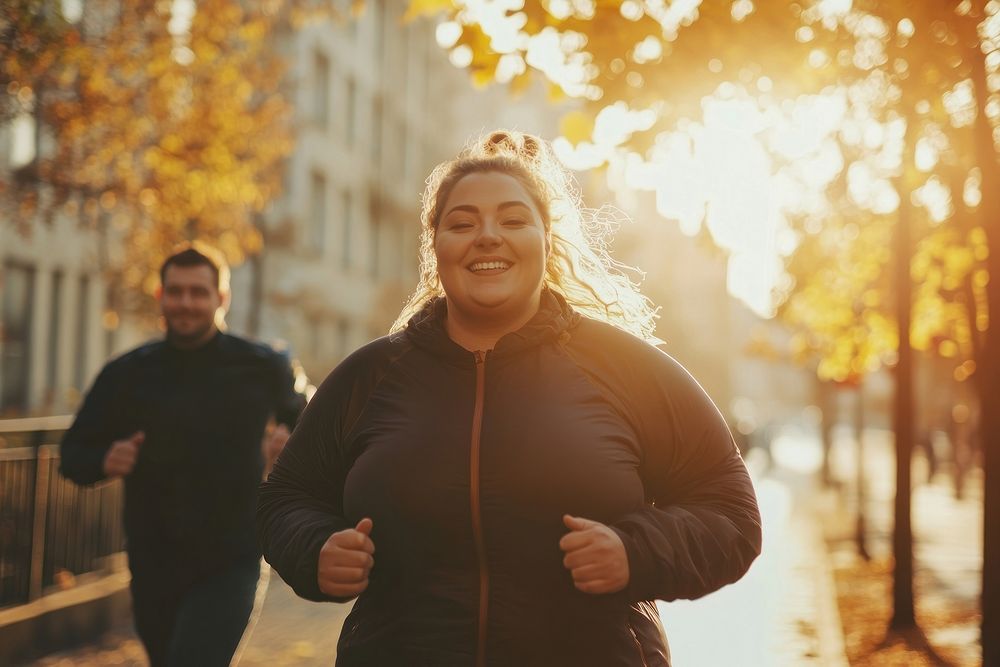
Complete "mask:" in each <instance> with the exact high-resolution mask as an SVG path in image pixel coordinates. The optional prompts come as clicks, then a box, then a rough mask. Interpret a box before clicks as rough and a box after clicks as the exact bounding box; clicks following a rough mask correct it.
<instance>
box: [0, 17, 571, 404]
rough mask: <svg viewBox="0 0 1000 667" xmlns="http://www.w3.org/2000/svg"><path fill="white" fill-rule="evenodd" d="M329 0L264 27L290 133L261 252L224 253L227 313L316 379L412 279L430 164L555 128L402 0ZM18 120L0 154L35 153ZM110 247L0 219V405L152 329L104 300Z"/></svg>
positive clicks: (61, 387)
mask: <svg viewBox="0 0 1000 667" xmlns="http://www.w3.org/2000/svg"><path fill="white" fill-rule="evenodd" d="M76 5H78V6H77V10H75V11H78V12H79V13H78V14H77V15H78V16H82V20H84V21H86V20H87V12H88V5H87V3H82V4H81V3H76ZM340 6H341V7H342V15H341V17H340V18H336V19H330V20H324V21H318V22H313V23H309V24H307V25H305V26H304V27H303V28H302V29H300V30H298V31H296V32H295V33H292V34H289V35H277V36H275V40H274V43H275V48H278V49H281V52H282V54H283V55H284V56H285V57H286V58H287V62H288V64H289V71H288V75H287V79H286V86H287V90H288V91H289V92H290V95H291V96H292V100H293V106H294V110H295V119H294V126H295V128H296V132H297V143H296V147H295V149H294V152H293V154H292V155H291V156H290V158H289V160H288V162H287V171H286V175H285V179H284V193H283V194H282V195H281V197H280V198H279V199H277V200H276V201H275V202H273V203H272V205H271V206H270V207H269V209H268V210H267V211H266V212H265V213H264V215H263V216H262V220H261V227H262V229H263V233H264V250H263V252H262V253H261V254H260V255H258V256H256V257H251V258H250V259H249V260H248V261H247V262H246V263H244V264H243V265H241V266H238V267H234V271H233V279H232V287H233V299H232V306H231V309H230V313H229V317H228V318H227V319H228V323H229V327H230V329H231V330H232V331H233V332H234V333H236V334H241V335H248V336H250V337H253V338H257V339H259V340H263V341H266V342H269V343H272V344H274V345H277V346H286V347H287V349H288V352H289V354H290V355H291V356H293V357H294V358H295V359H297V360H298V361H299V362H300V363H301V364H302V366H303V367H304V369H305V371H306V373H307V375H308V376H309V378H310V379H311V380H312V381H313V382H314V383H318V382H319V381H321V380H322V378H323V377H324V376H325V375H326V374H327V373H328V372H329V371H330V370H331V369H332V368H333V367H334V366H335V365H336V363H337V362H338V361H339V360H340V359H342V358H343V357H344V356H345V355H346V354H347V353H349V352H350V351H351V350H353V349H355V348H357V347H358V346H360V345H362V344H364V343H365V342H367V341H368V340H371V339H373V338H376V337H378V336H380V335H384V334H385V333H386V332H387V331H388V328H389V325H390V324H391V323H392V321H393V320H394V319H395V317H396V315H397V314H398V312H399V311H400V309H401V308H402V305H403V303H404V302H405V300H406V297H407V296H408V295H409V293H410V292H411V290H412V289H413V287H414V286H415V284H416V268H417V252H416V251H417V243H418V235H419V212H420V196H421V192H422V190H423V185H424V180H425V179H426V177H427V175H428V174H429V172H430V170H431V168H432V167H433V166H434V165H435V164H437V163H438V162H440V161H442V160H444V159H448V158H450V157H452V156H453V155H454V154H455V153H456V152H457V151H458V150H459V149H460V148H461V147H462V145H463V144H464V143H465V141H466V140H467V139H468V138H469V137H470V136H471V135H474V134H477V133H479V132H482V131H484V130H489V129H493V128H495V127H515V128H517V129H523V130H526V131H531V132H536V133H539V134H541V135H543V136H553V135H554V133H555V131H556V122H557V120H556V119H557V113H558V111H557V110H555V109H552V108H551V107H549V106H547V105H546V103H545V101H544V93H543V91H541V87H540V86H539V87H538V90H536V91H529V93H528V94H527V95H525V96H522V97H521V98H519V99H517V100H514V99H512V98H511V97H509V95H508V93H507V92H506V91H505V90H503V89H502V88H500V87H493V88H490V89H488V90H476V89H474V88H473V86H472V85H471V82H470V80H469V75H468V73H467V72H466V71H464V70H461V69H458V68H456V67H454V66H453V65H452V64H451V63H449V61H448V54H447V52H445V51H444V50H443V49H441V48H440V47H439V46H438V45H437V43H436V40H435V25H434V22H433V21H431V20H428V19H417V20H414V21H410V22H404V20H403V14H404V12H405V9H406V7H407V2H406V0H369V1H368V2H366V3H364V8H363V11H361V13H360V15H359V16H357V17H354V18H351V17H350V14H349V12H350V8H349V3H347V2H343V3H341V5H340ZM23 125H24V124H23V123H21V124H20V125H19V123H18V122H15V123H13V124H8V125H6V126H0V169H3V170H7V171H8V172H9V171H10V170H12V169H16V168H17V167H18V166H20V165H22V164H24V163H25V162H27V161H30V160H31V158H32V156H33V155H34V153H33V152H32V150H33V147H32V146H30V145H27V146H26V145H25V144H26V141H27V142H28V144H30V143H31V142H30V140H27V139H26V137H29V136H31V135H34V132H33V131H31V129H30V128H28V129H27V131H26V128H25V127H23ZM106 243H112V244H113V243H114V241H113V240H112V241H106ZM113 250H114V248H111V249H110V250H109V248H107V247H101V245H100V239H99V238H98V235H97V234H96V233H95V232H94V231H92V230H87V229H81V228H80V227H79V225H78V224H77V222H76V221H75V220H73V219H71V218H69V217H67V216H57V217H56V219H55V220H54V221H53V222H52V223H51V224H49V223H41V222H39V223H37V224H32V225H31V229H30V233H28V234H23V233H22V232H21V231H19V230H17V229H15V228H14V226H13V225H8V224H0V315H2V320H0V326H2V329H0V417H2V416H21V415H37V414H65V413H68V412H72V411H73V410H74V409H75V407H76V406H77V405H78V402H79V400H80V396H81V392H82V391H84V390H85V389H86V388H87V387H88V386H89V384H90V383H91V381H92V380H93V377H94V374H95V373H96V372H97V371H98V370H99V369H100V367H101V366H102V365H103V364H104V362H105V361H106V360H107V359H108V358H109V357H111V356H113V355H114V354H117V353H120V352H121V351H123V350H126V349H128V348H130V347H132V346H134V345H136V344H138V343H140V342H142V341H143V340H146V339H148V338H151V337H153V336H156V335H160V334H159V332H157V331H156V330H154V329H150V328H149V326H148V324H147V325H146V326H143V325H141V324H140V323H139V322H137V321H132V320H131V319H130V318H128V317H127V316H122V317H120V316H119V314H118V313H114V312H106V310H105V307H104V304H105V299H104V295H105V290H106V289H107V285H106V283H105V280H104V278H103V277H102V273H101V268H100V267H101V266H102V258H103V257H105V256H107V254H108V253H109V251H110V252H112V253H113Z"/></svg>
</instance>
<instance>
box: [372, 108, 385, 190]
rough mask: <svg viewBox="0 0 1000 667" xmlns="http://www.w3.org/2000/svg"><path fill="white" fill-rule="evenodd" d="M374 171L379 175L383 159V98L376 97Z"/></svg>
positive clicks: (373, 123) (374, 111)
mask: <svg viewBox="0 0 1000 667" xmlns="http://www.w3.org/2000/svg"><path fill="white" fill-rule="evenodd" d="M371 148H372V154H371V161H372V171H373V172H375V173H376V174H377V173H378V169H379V165H380V162H381V159H382V98H381V97H380V96H377V95H376V96H375V99H374V100H373V102H372V142H371Z"/></svg>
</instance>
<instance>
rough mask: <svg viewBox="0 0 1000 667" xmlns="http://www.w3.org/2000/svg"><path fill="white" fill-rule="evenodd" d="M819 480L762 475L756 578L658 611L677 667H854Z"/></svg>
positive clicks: (778, 472) (758, 478)
mask: <svg viewBox="0 0 1000 667" xmlns="http://www.w3.org/2000/svg"><path fill="white" fill-rule="evenodd" d="M750 458H751V463H753V462H754V459H753V457H750ZM753 467H754V466H753V465H752V466H751V468H753ZM814 477H815V475H813V474H811V473H808V474H807V473H796V472H794V471H791V470H788V469H784V468H780V467H778V468H775V469H772V470H770V471H768V472H767V473H766V474H760V473H758V474H755V485H756V488H757V495H758V499H759V501H760V507H761V514H762V517H763V526H764V548H763V552H762V554H761V556H760V557H759V558H758V559H757V560H756V561H755V562H754V564H753V566H751V568H750V571H749V572H748V573H747V575H746V576H745V577H744V578H743V579H741V580H740V581H738V582H736V583H735V584H732V585H730V586H727V587H726V588H723V589H722V590H720V591H717V592H716V593H713V594H711V595H708V596H706V597H704V598H701V599H699V600H695V601H693V602H692V601H678V602H672V603H669V604H668V603H659V605H658V606H659V608H660V616H661V618H662V619H663V624H664V627H665V629H666V631H667V637H668V639H669V641H670V649H671V654H672V658H673V664H674V667H702V666H715V665H726V666H728V665H739V666H740V667H786V666H787V667H798V666H800V665H801V666H803V667H846V666H847V660H846V658H845V655H844V643H843V631H842V629H841V625H840V617H839V615H838V612H837V605H836V597H835V591H834V588H833V580H832V575H831V571H830V566H829V561H828V560H827V557H826V548H825V545H824V543H823V540H822V535H821V534H820V532H819V529H818V526H817V522H816V519H815V514H814V513H813V512H812V501H813V498H814V494H815V488H814V487H815V484H814V482H813V479H814Z"/></svg>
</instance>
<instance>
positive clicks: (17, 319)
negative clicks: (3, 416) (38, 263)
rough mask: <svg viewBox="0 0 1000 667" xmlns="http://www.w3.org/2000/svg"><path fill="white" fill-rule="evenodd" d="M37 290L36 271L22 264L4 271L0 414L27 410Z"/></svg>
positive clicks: (8, 265) (0, 358)
mask: <svg viewBox="0 0 1000 667" xmlns="http://www.w3.org/2000/svg"><path fill="white" fill-rule="evenodd" d="M34 290H35V268H34V267H32V266H24V265H21V264H7V265H6V266H5V267H4V275H3V313H2V315H3V320H2V324H3V327H2V329H0V410H2V411H4V412H7V411H22V412H23V411H24V410H27V408H28V382H29V378H30V375H31V317H32V309H31V304H32V302H33V301H34V299H33V298H32V295H33V293H34Z"/></svg>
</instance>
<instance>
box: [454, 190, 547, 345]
mask: <svg viewBox="0 0 1000 667" xmlns="http://www.w3.org/2000/svg"><path fill="white" fill-rule="evenodd" d="M442 210H443V214H442V215H441V219H440V222H439V223H438V227H437V232H436V233H435V236H434V252H435V255H436V256H437V265H438V275H439V276H440V277H441V285H442V286H443V287H444V291H445V296H446V298H447V300H448V310H449V312H454V313H456V314H461V316H464V317H467V318H470V319H472V318H474V319H478V320H489V321H492V322H495V323H497V324H500V325H505V324H515V323H523V322H526V321H527V320H528V319H530V318H531V316H532V315H534V314H535V312H537V310H538V302H539V295H540V294H541V290H542V282H543V277H544V275H545V259H546V255H547V251H548V241H547V238H546V232H545V225H544V223H543V222H542V216H541V213H540V212H539V210H538V207H537V206H536V205H535V202H534V199H532V198H531V196H530V195H529V194H528V191H527V190H526V189H525V188H524V186H522V185H521V182H520V181H518V180H517V179H516V178H514V177H513V176H508V175H507V174H504V173H501V172H493V171H490V172H483V173H475V174H469V175H468V176H465V177H463V178H462V180H460V181H459V182H458V183H456V184H455V186H454V187H453V188H452V191H451V193H450V194H449V196H448V198H447V200H446V201H445V203H444V207H443V208H442Z"/></svg>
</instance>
